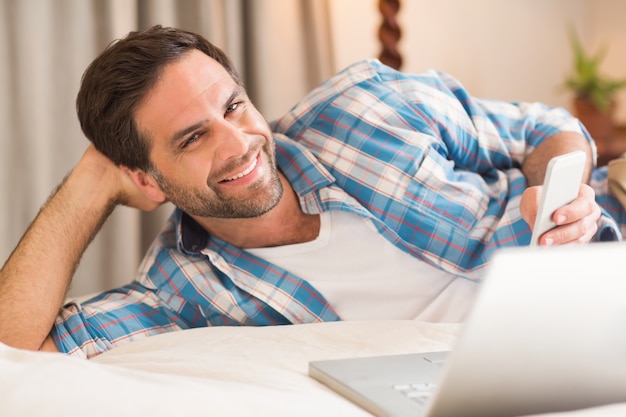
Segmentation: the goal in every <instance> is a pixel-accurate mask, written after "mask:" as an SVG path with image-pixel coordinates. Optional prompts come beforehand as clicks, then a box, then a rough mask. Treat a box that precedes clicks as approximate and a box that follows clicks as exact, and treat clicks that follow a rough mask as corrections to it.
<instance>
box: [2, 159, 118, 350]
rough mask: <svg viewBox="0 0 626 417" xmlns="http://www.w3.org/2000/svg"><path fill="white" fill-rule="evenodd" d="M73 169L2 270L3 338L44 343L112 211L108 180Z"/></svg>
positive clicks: (28, 345)
mask: <svg viewBox="0 0 626 417" xmlns="http://www.w3.org/2000/svg"><path fill="white" fill-rule="evenodd" d="M94 174H95V172H93V171H91V172H86V171H85V170H83V171H77V170H76V169H75V170H74V172H72V173H71V174H70V175H69V176H68V177H67V178H66V179H65V180H64V182H63V183H62V185H61V186H60V187H59V188H58V190H57V191H56V192H55V193H54V194H53V195H52V196H51V198H50V199H49V201H48V202H47V203H46V204H45V206H44V207H43V208H42V210H41V211H40V212H39V214H38V215H37V217H36V218H35V220H34V221H33V223H32V224H31V226H30V227H29V229H28V230H27V231H26V233H25V234H24V236H23V237H22V239H21V241H20V242H19V244H18V246H17V247H16V248H15V250H14V251H13V253H12V254H11V256H10V257H9V259H8V260H7V262H6V263H5V265H4V267H3V268H2V270H0V341H1V342H3V343H6V344H8V345H11V346H15V347H19V348H25V349H31V350H36V349H39V348H40V346H41V344H42V343H43V342H44V340H45V338H46V337H47V336H48V334H49V333H50V329H51V328H52V325H53V323H54V319H55V316H56V314H57V312H58V310H59V308H60V307H61V305H62V303H63V300H64V298H65V295H66V292H67V288H68V286H69V283H70V281H71V279H72V275H73V274H74V271H75V269H76V266H77V265H78V262H79V260H80V258H81V256H82V254H83V253H84V251H85V249H86V248H87V246H88V245H89V242H90V241H91V240H92V239H93V237H94V236H95V234H96V233H97V231H98V230H99V229H100V227H101V225H102V223H103V222H104V220H105V219H106V218H107V217H108V215H109V214H110V213H111V211H112V209H113V207H114V204H113V203H112V201H113V199H112V198H111V194H108V193H107V192H106V190H107V188H106V184H107V182H106V181H102V179H98V178H97V176H96V175H94Z"/></svg>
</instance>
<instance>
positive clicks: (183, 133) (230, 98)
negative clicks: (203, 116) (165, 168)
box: [169, 87, 242, 147]
mask: <svg viewBox="0 0 626 417" xmlns="http://www.w3.org/2000/svg"><path fill="white" fill-rule="evenodd" d="M241 93H242V89H241V88H240V87H238V88H236V89H235V90H233V91H232V92H231V93H230V96H228V99H227V100H226V103H232V101H233V100H234V99H235V97H237V96H239V95H241ZM206 123H207V120H202V121H200V122H198V123H194V124H192V125H191V126H187V127H185V128H183V129H181V130H179V131H177V132H175V133H174V134H173V135H172V137H171V138H170V140H169V144H170V146H172V147H176V144H177V143H178V142H180V141H181V140H182V139H183V138H185V137H186V136H187V135H188V134H190V133H192V132H193V131H195V130H197V129H199V128H200V127H202V126H203V125H204V124H206Z"/></svg>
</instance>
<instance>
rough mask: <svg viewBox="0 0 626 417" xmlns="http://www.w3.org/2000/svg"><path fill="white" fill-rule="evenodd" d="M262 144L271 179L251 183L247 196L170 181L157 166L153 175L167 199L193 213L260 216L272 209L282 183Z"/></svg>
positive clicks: (226, 217)
mask: <svg viewBox="0 0 626 417" xmlns="http://www.w3.org/2000/svg"><path fill="white" fill-rule="evenodd" d="M268 148H269V146H267V145H265V146H264V147H263V150H262V152H263V153H264V154H265V155H267V157H268V162H269V163H268V165H269V167H270V179H269V181H268V182H263V183H259V182H256V183H254V184H251V185H250V186H248V188H247V193H246V197H233V196H230V195H225V194H224V193H222V192H220V190H216V189H212V191H213V193H211V192H209V191H208V190H198V189H196V188H192V187H189V186H186V185H184V184H180V185H178V184H174V183H171V182H170V181H169V180H168V179H167V178H165V176H163V175H162V174H161V173H160V172H159V171H158V170H157V169H156V168H152V170H151V171H152V175H153V177H154V178H155V180H156V181H157V183H158V184H159V186H160V187H161V190H162V191H163V192H164V193H165V195H166V196H167V198H168V200H169V201H170V202H171V203H173V204H174V205H175V206H177V207H179V208H180V209H181V210H183V211H184V212H186V213H187V214H190V215H192V216H199V217H216V218H223V219H235V218H240V219H241V218H253V217H259V216H261V215H263V214H265V213H267V212H269V211H270V210H272V209H273V208H274V207H276V205H277V204H278V202H279V201H280V199H281V197H282V195H283V185H282V183H281V181H280V177H279V175H278V168H277V166H276V158H275V154H274V152H271V151H269V150H268Z"/></svg>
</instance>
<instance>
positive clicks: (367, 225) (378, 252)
mask: <svg viewBox="0 0 626 417" xmlns="http://www.w3.org/2000/svg"><path fill="white" fill-rule="evenodd" d="M320 221H321V225H320V233H319V236H318V237H317V238H316V239H315V240H313V241H311V242H306V243H299V244H295V245H287V246H279V247H273V248H255V249H248V251H249V252H251V253H252V254H254V255H256V256H259V257H261V258H263V259H265V260H267V261H269V262H272V263H273V264H275V265H278V266H280V267H282V268H284V269H286V270H288V271H290V272H292V273H294V274H296V275H297V276H299V277H300V278H303V279H305V280H307V281H308V282H309V283H310V284H311V285H312V286H313V287H315V288H316V289H317V290H318V291H319V292H320V293H321V294H322V295H323V296H324V297H325V298H326V300H328V302H329V303H330V305H331V306H332V307H333V308H334V309H335V311H336V312H337V313H338V314H339V316H340V317H341V318H342V319H343V320H368V319H381V320H383V319H416V320H424V321H434V322H461V321H463V320H464V319H465V318H466V315H467V312H468V311H469V308H470V306H471V303H472V301H473V300H474V296H475V292H476V287H477V285H478V284H477V283H476V282H473V281H470V280H467V279H465V278H459V277H456V276H454V275H452V274H450V273H448V272H445V271H442V270H439V269H437V268H435V267H433V266H431V265H429V264H427V263H426V262H423V261H420V260H419V259H416V258H415V257H413V256H411V255H409V254H408V253H406V252H403V251H402V250H400V249H398V248H397V247H395V246H394V245H393V244H392V243H390V242H389V241H387V240H386V239H385V238H383V237H382V236H381V235H380V234H379V233H378V232H377V231H376V229H375V228H374V226H373V225H372V224H371V222H370V221H369V220H368V219H366V218H364V217H361V216H359V215H357V214H352V213H348V212H343V211H329V212H324V213H322V214H321V219H320Z"/></svg>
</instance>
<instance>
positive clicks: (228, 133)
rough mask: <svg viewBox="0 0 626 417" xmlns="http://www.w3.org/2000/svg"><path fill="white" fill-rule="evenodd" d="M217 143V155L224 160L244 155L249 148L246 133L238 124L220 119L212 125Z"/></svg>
mask: <svg viewBox="0 0 626 417" xmlns="http://www.w3.org/2000/svg"><path fill="white" fill-rule="evenodd" d="M213 129H214V132H215V138H216V141H217V143H216V145H217V157H218V158H219V159H222V160H224V161H226V160H228V159H230V158H238V157H240V156H242V155H244V154H245V153H246V152H247V151H248V148H249V141H248V137H247V135H246V134H245V133H244V132H243V130H241V129H240V128H239V127H238V126H236V125H234V124H232V123H230V122H229V121H227V120H221V121H219V122H218V123H215V125H214V126H213Z"/></svg>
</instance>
